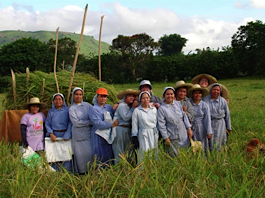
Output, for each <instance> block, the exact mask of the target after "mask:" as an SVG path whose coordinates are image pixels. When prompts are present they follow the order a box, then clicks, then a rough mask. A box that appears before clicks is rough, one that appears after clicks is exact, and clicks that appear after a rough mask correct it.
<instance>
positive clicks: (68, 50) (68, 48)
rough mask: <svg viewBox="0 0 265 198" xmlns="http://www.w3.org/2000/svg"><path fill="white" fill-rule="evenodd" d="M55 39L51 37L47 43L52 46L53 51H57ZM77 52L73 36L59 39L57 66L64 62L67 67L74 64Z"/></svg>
mask: <svg viewBox="0 0 265 198" xmlns="http://www.w3.org/2000/svg"><path fill="white" fill-rule="evenodd" d="M55 42H56V41H55V40H53V39H50V40H49V41H48V43H47V45H48V46H49V47H50V49H51V52H52V53H54V52H55ZM75 53H76V42H75V41H74V40H72V39H71V38H68V37H64V38H61V39H58V47H57V63H56V65H57V67H58V66H59V65H62V64H63V62H64V65H65V68H67V67H69V66H72V65H73V63H74V57H75Z"/></svg>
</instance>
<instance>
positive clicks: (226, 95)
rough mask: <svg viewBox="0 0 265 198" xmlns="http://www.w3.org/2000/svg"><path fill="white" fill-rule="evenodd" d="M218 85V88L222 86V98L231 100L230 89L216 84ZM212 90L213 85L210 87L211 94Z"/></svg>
mask: <svg viewBox="0 0 265 198" xmlns="http://www.w3.org/2000/svg"><path fill="white" fill-rule="evenodd" d="M216 85H218V86H219V85H220V86H221V93H220V96H222V97H223V98H224V99H229V91H228V89H227V88H226V87H225V86H224V85H222V84H220V83H216ZM212 88H213V85H210V86H209V87H208V90H209V92H211V89H212Z"/></svg>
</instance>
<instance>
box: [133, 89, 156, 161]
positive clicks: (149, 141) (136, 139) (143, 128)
mask: <svg viewBox="0 0 265 198" xmlns="http://www.w3.org/2000/svg"><path fill="white" fill-rule="evenodd" d="M150 98H151V95H150V93H149V92H148V91H143V92H141V93H140V95H139V101H140V103H141V104H140V105H139V106H138V107H137V108H136V109H135V110H134V112H133V115H132V142H133V144H134V147H135V148H138V147H139V149H138V164H140V163H141V162H142V161H143V156H144V152H146V151H149V150H152V149H155V152H157V151H158V136H159V135H158V130H157V126H156V125H157V110H156V108H155V107H154V106H152V105H150Z"/></svg>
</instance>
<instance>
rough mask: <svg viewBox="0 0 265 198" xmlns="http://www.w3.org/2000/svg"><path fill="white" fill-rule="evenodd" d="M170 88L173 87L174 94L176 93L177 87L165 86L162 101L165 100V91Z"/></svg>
mask: <svg viewBox="0 0 265 198" xmlns="http://www.w3.org/2000/svg"><path fill="white" fill-rule="evenodd" d="M168 89H172V90H173V92H174V94H175V89H174V88H173V87H165V88H164V91H163V94H162V102H165V93H166V91H167V90H168Z"/></svg>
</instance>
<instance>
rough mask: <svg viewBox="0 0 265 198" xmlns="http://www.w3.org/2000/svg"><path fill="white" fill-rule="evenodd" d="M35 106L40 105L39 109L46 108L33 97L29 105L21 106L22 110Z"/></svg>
mask: <svg viewBox="0 0 265 198" xmlns="http://www.w3.org/2000/svg"><path fill="white" fill-rule="evenodd" d="M36 104H37V105H40V109H45V108H46V106H47V105H46V104H45V103H42V102H40V99H39V98H37V97H34V98H31V99H30V101H29V103H25V104H23V105H22V107H23V108H24V109H28V108H29V105H36Z"/></svg>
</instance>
